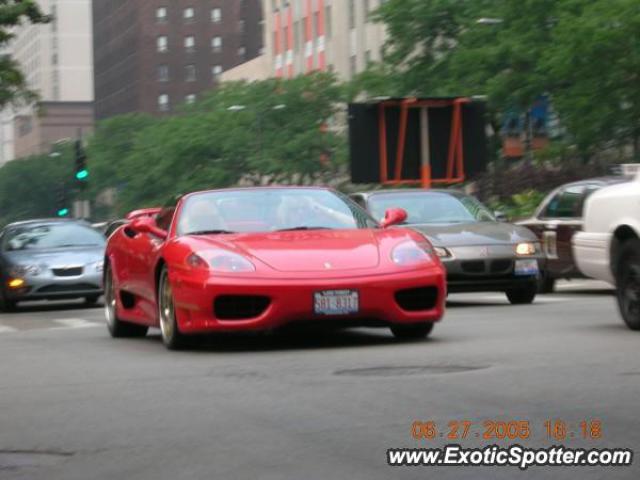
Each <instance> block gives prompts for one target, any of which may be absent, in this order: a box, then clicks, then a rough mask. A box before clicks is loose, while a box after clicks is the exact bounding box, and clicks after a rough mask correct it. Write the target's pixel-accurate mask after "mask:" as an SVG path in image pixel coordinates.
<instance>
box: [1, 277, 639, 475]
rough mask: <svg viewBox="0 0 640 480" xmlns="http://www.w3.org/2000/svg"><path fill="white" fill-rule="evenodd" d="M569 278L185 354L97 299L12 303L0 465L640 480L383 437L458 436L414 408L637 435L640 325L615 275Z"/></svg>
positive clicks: (17, 468) (8, 471)
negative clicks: (382, 327)
mask: <svg viewBox="0 0 640 480" xmlns="http://www.w3.org/2000/svg"><path fill="white" fill-rule="evenodd" d="M560 288H561V291H560V293H557V294H554V295H546V296H541V297H539V300H538V301H537V302H536V304H535V305H533V306H519V307H514V306H510V305H508V304H507V302H506V301H505V300H504V299H503V297H502V296H501V295H459V296H453V295H452V296H451V297H450V300H451V301H450V305H449V309H448V312H447V315H446V318H445V320H444V321H443V323H442V324H441V325H439V326H438V327H436V330H435V331H434V334H433V337H432V338H431V339H430V340H427V341H424V342H414V343H405V344H398V343H397V342H396V341H394V340H393V339H392V337H391V336H390V335H389V334H388V333H387V332H386V331H378V330H366V329H365V330H358V331H353V332H342V333H333V334H314V335H312V336H304V335H297V336H292V337H286V338H282V337H275V338H261V337H258V338H246V337H225V338H218V339H214V340H211V341H208V342H207V343H205V344H204V345H202V346H199V347H197V348H196V349H194V350H193V351H190V352H181V353H171V352H167V351H165V349H164V348H163V347H162V345H161V343H160V340H159V338H158V335H157V333H153V334H151V335H150V336H149V337H148V338H146V339H142V340H120V341H114V340H112V339H110V338H109V337H108V336H107V333H106V330H105V328H104V327H103V326H102V324H101V320H102V311H101V310H100V309H85V308H84V307H83V306H82V305H58V306H55V308H51V307H50V306H47V307H46V308H43V307H42V306H40V305H36V306H29V307H28V308H27V309H25V310H23V311H21V312H20V313H16V314H10V315H0V379H1V383H0V478H2V479H5V478H6V479H18V478H20V479H29V480H39V479H46V480H54V479H60V480H73V479H83V480H85V479H92V480H93V479H111V478H118V479H127V480H134V479H154V480H156V479H179V480H187V479H225V480H226V479H304V480H313V479H321V480H327V479H389V478H401V479H405V478H407V479H409V478H415V479H424V478H434V477H435V476H436V475H437V476H439V477H441V478H470V479H471V478H473V479H477V478H520V477H522V478H561V479H562V478H589V479H591V478H593V479H596V478H607V479H610V478H640V477H639V475H640V467H639V466H638V465H639V464H638V462H640V459H636V462H635V464H634V465H633V466H632V467H630V468H609V469H604V468H586V467H580V468H556V469H549V468H535V469H531V470H528V471H526V472H524V473H521V472H520V471H518V470H517V469H514V468H501V469H496V470H490V469H489V468H487V467H473V468H451V467H440V468H426V467H413V468H412V467H396V468H391V467H388V466H387V465H386V449H387V448H390V447H418V446H441V445H444V444H446V443H448V442H447V441H446V440H445V439H440V438H436V439H434V440H433V441H431V442H426V441H422V442H418V441H415V440H414V439H413V438H412V437H411V425H412V423H413V422H414V421H415V420H433V421H435V422H437V424H438V426H442V427H443V428H446V426H447V423H448V422H449V421H450V420H456V419H458V420H464V419H468V420H472V421H475V422H482V421H483V420H486V419H503V420H509V419H527V420H529V421H530V422H531V425H532V428H533V435H532V439H530V441H529V442H528V443H527V442H524V444H526V445H531V446H551V445H553V444H557V443H558V442H555V441H551V440H548V439H546V438H545V431H544V421H545V420H546V419H549V418H561V419H564V420H566V421H567V422H568V423H569V426H570V429H571V431H575V432H576V434H577V432H578V431H579V430H578V429H579V427H578V422H580V421H581V420H588V419H599V420H601V421H602V424H603V438H602V439H601V440H598V441H594V440H591V441H584V440H581V439H578V438H573V439H568V440H566V442H565V444H566V445H570V446H576V447H578V446H595V447H599V448H602V447H605V446H610V447H615V446H618V447H630V448H633V449H637V450H639V451H640V418H639V413H640V335H639V334H637V333H633V332H630V331H629V330H627V329H626V328H625V327H624V326H623V324H622V321H621V320H620V319H619V317H618V314H617V311H616V309H615V305H614V301H613V298H612V296H611V294H610V292H608V290H607V289H603V288H602V287H601V286H600V285H598V284H590V283H584V282H582V283H578V284H570V285H562V286H561V287H560ZM474 428H475V427H474ZM576 436H579V435H576ZM461 443H462V444H463V445H465V446H474V445H485V444H486V442H483V441H481V440H480V439H478V438H475V437H474V435H473V434H472V435H471V436H470V438H467V439H466V440H464V441H462V442H461ZM492 443H493V442H492ZM504 444H508V443H507V442H505V443H504Z"/></svg>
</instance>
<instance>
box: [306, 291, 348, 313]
mask: <svg viewBox="0 0 640 480" xmlns="http://www.w3.org/2000/svg"><path fill="white" fill-rule="evenodd" d="M358 309H359V298H358V292H357V291H356V290H324V291H322V292H315V293H314V294H313V310H314V312H315V313H316V314H318V315H346V314H349V313H357V312H358Z"/></svg>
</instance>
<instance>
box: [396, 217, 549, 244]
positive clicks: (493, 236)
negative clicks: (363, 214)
mask: <svg viewBox="0 0 640 480" xmlns="http://www.w3.org/2000/svg"><path fill="white" fill-rule="evenodd" d="M409 227H410V228H413V229H414V230H417V231H418V232H420V233H423V234H424V235H426V236H427V237H428V238H429V240H430V241H431V243H432V244H433V245H435V246H437V247H462V246H473V245H505V244H514V243H518V242H526V241H537V238H536V236H535V235H534V234H533V232H531V231H530V230H529V229H527V228H525V227H520V226H518V225H513V224H511V223H499V222H473V223H454V224H437V225H436V224H429V225H426V224H422V225H418V224H416V225H409Z"/></svg>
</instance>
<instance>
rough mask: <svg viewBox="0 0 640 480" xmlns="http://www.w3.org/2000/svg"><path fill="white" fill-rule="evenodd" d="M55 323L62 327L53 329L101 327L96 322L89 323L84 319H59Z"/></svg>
mask: <svg viewBox="0 0 640 480" xmlns="http://www.w3.org/2000/svg"><path fill="white" fill-rule="evenodd" d="M54 322H55V323H57V324H59V325H62V326H61V327H54V328H53V329H60V328H92V327H99V326H101V325H100V324H99V323H96V322H88V321H87V320H84V319H82V318H59V319H57V320H54Z"/></svg>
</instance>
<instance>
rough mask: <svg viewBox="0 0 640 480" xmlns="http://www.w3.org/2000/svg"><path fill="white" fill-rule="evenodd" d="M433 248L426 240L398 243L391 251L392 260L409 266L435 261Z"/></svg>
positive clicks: (397, 263)
mask: <svg viewBox="0 0 640 480" xmlns="http://www.w3.org/2000/svg"><path fill="white" fill-rule="evenodd" d="M432 253H433V249H432V248H431V245H430V244H428V243H426V242H420V243H417V242H411V241H409V242H404V243H401V244H400V245H397V246H396V247H395V248H394V249H393V251H392V252H391V260H393V263H395V264H396V265H402V266H408V265H417V264H420V263H429V262H432V261H433V257H432V256H431V255H432Z"/></svg>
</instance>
